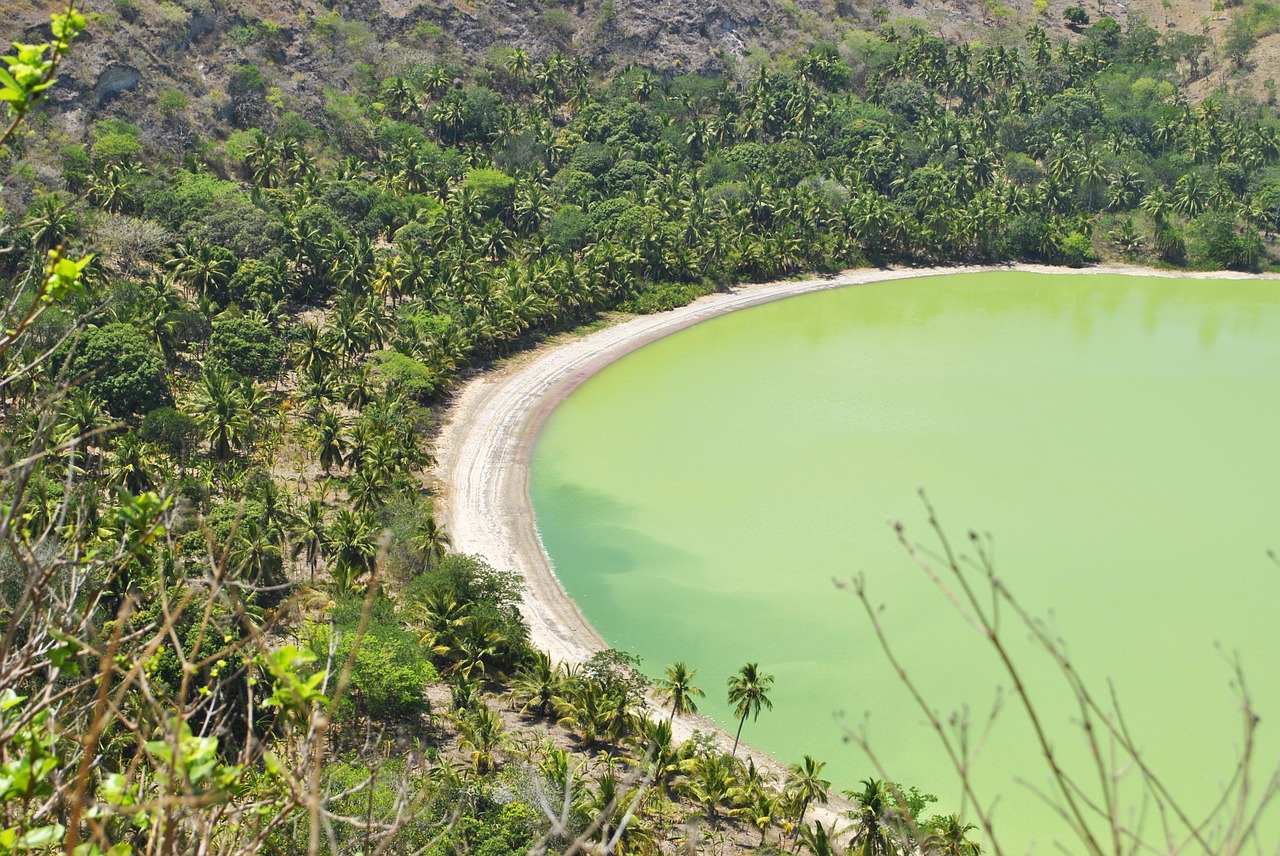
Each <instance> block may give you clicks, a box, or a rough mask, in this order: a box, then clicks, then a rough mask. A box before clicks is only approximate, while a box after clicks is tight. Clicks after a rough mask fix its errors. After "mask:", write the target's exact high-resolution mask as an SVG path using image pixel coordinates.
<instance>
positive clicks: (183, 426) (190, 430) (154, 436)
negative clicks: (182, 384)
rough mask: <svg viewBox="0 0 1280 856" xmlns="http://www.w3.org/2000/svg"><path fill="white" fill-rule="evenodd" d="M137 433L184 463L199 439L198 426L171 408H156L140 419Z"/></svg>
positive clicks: (179, 411)
mask: <svg viewBox="0 0 1280 856" xmlns="http://www.w3.org/2000/svg"><path fill="white" fill-rule="evenodd" d="M138 433H139V434H140V436H141V437H142V439H143V440H145V441H147V442H148V443H154V444H155V445H156V446H159V447H160V448H161V449H163V450H165V451H166V452H168V453H169V454H170V455H172V456H173V457H174V458H177V459H178V460H181V461H185V460H186V459H187V456H188V455H190V453H191V451H192V450H193V449H194V448H195V446H196V443H197V442H199V439H200V426H199V424H197V423H196V420H195V419H193V418H192V417H191V416H189V415H188V414H186V413H183V412H182V411H181V410H175V409H174V408H172V407H157V408H156V409H155V410H152V411H151V412H150V413H148V414H147V415H146V416H145V417H143V419H142V425H141V427H140V428H139V429H138Z"/></svg>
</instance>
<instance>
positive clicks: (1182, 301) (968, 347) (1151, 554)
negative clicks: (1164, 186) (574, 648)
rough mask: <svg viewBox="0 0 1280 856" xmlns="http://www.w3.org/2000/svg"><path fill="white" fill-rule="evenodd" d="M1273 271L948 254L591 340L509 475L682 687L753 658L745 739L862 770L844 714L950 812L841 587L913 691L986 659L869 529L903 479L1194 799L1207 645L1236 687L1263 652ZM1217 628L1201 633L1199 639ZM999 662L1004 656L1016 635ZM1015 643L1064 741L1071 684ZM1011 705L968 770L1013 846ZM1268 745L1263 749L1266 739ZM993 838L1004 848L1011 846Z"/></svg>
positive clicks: (886, 538)
mask: <svg viewBox="0 0 1280 856" xmlns="http://www.w3.org/2000/svg"><path fill="white" fill-rule="evenodd" d="M1278 382H1280V289H1278V288H1277V286H1276V285H1275V284H1273V283H1261V282H1250V281H1201V280H1172V279H1141V278H1131V277H1115V276H1082V275H1071V276H1044V275H1029V274H1014V273H1000V274H977V275H958V276H946V277H930V278H922V279H919V280H910V281H902V282H894V283H882V284H877V285H866V286H857V287H852V288H848V289H842V290H838V291H833V292H824V293H820V294H814V295H809V296H806V297H802V298H795V299H791V300H786V301H781V302H779V303H775V304H770V305H768V306H763V307H757V308H754V309H750V310H745V311H743V312H739V313H735V314H733V315H729V316H725V317H723V318H720V319H716V320H715V321H711V322H708V323H705V324H702V325H698V326H697V327H694V328H691V329H690V330H687V331H684V332H682V333H680V334H677V335H675V336H672V337H669V338H667V339H664V340H661V341H659V342H657V343H655V344H653V345H651V346H649V347H646V348H644V349H642V350H641V351H638V352H636V353H634V354H631V355H630V356H628V357H626V358H624V359H622V360H620V361H619V362H618V363H615V364H614V365H613V366H611V367H609V368H608V369H606V370H605V371H604V372H602V373H601V374H600V375H599V376H598V377H596V378H594V379H592V380H591V381H589V382H588V383H587V384H585V385H584V386H582V387H581V388H580V389H579V390H578V391H577V392H575V393H574V394H573V395H572V396H570V397H569V399H568V400H567V401H566V402H565V403H564V404H563V405H562V406H561V407H560V408H559V409H558V410H557V411H556V413H555V414H553V416H552V419H551V420H550V422H549V424H548V426H547V430H546V432H545V433H544V435H543V437H542V438H541V439H540V441H539V443H538V446H537V448H536V450H535V454H534V461H533V467H532V473H531V479H532V483H531V494H532V497H533V500H534V505H535V508H536V510H537V514H538V523H539V529H540V531H541V533H542V536H543V539H544V542H545V544H546V546H547V549H548V553H549V554H550V556H551V557H552V559H553V561H554V563H555V565H556V568H557V572H558V573H559V575H560V577H561V579H562V580H563V581H564V583H565V585H566V587H567V588H568V590H569V592H570V594H571V595H573V596H574V597H575V598H576V599H578V601H579V602H580V604H581V605H582V608H583V611H584V613H585V614H586V615H587V616H588V617H589V618H590V619H591V620H592V621H593V622H595V623H596V625H597V627H598V628H599V629H600V630H601V632H602V635H604V636H605V638H607V639H611V640H615V644H617V645H619V646H620V647H625V648H629V649H630V650H633V651H634V652H636V653H638V654H639V655H640V656H642V657H643V659H644V665H645V668H646V669H647V670H648V671H649V672H650V673H651V674H660V673H661V672H662V669H663V666H664V665H665V664H666V663H669V662H674V661H675V660H685V661H686V662H688V663H689V665H690V667H693V668H698V669H700V673H699V674H700V678H701V679H702V686H703V687H704V689H706V690H707V692H708V699H707V702H708V703H707V705H706V709H707V711H708V712H709V713H710V714H712V715H716V716H720V717H722V718H723V719H724V720H725V721H728V719H729V710H728V708H727V706H725V705H724V704H723V699H722V698H718V697H719V696H721V695H722V694H723V687H724V682H725V679H726V678H727V676H728V675H730V674H732V673H733V672H734V671H736V670H737V668H738V667H739V666H740V665H742V663H743V662H747V661H753V662H754V661H759V662H760V663H761V666H762V668H766V669H767V670H768V671H771V672H773V673H774V674H775V675H776V676H777V680H776V683H775V694H774V702H775V710H774V711H773V712H772V713H769V714H765V715H762V716H761V718H760V720H759V722H758V723H752V725H751V726H750V727H749V729H748V735H747V736H748V739H749V740H751V741H752V742H754V743H756V744H757V745H759V746H761V747H762V748H765V749H768V750H770V751H773V752H774V753H775V754H777V755H778V756H779V757H781V758H782V760H784V761H788V762H790V761H795V760H798V759H799V758H800V757H801V755H803V754H805V753H808V754H812V755H815V756H816V757H820V758H824V759H826V760H827V761H828V764H829V766H828V768H827V772H828V773H829V774H830V775H831V776H832V778H833V779H835V781H836V782H837V784H838V785H839V786H842V787H851V786H855V785H856V784H857V782H858V780H859V779H861V778H864V777H866V776H868V775H871V774H872V773H873V771H872V770H871V769H870V768H869V765H868V763H867V760H866V759H865V758H863V757H862V756H861V755H859V754H858V753H857V752H856V751H855V750H853V749H852V748H851V747H850V746H849V745H848V744H845V743H844V742H843V741H842V740H841V736H842V732H841V730H840V728H839V727H838V726H837V724H836V722H835V721H834V720H833V718H832V714H833V712H834V711H837V710H839V711H844V712H845V713H846V714H847V715H848V717H849V719H850V720H853V721H860V720H861V719H862V716H863V714H864V712H865V713H866V714H867V716H868V717H869V720H868V722H869V727H870V729H871V732H872V735H873V736H874V737H875V739H876V741H877V744H878V745H879V746H880V747H881V755H882V758H883V760H884V761H885V762H886V763H887V764H888V765H889V767H890V769H891V770H893V771H895V772H894V774H893V775H894V777H895V778H897V779H898V780H900V781H902V782H904V783H907V784H917V785H919V786H920V787H921V789H922V790H924V791H926V792H932V793H936V794H939V796H941V797H942V798H943V805H941V806H940V808H942V809H943V810H945V811H951V810H952V809H954V808H955V807H956V806H957V805H958V800H957V793H956V790H955V783H954V775H953V774H951V773H950V771H948V770H947V769H946V767H945V765H944V764H943V763H942V761H941V757H940V754H939V752H938V751H937V748H936V746H935V744H934V742H933V740H932V738H931V737H930V735H929V733H928V732H927V730H926V729H924V728H923V727H922V725H921V716H920V714H919V712H918V711H916V710H915V709H914V708H913V707H912V704H911V700H910V698H909V697H908V696H907V694H906V693H905V692H904V691H903V690H902V688H901V686H900V685H899V683H898V682H897V680H896V678H895V677H894V675H893V673H892V671H891V670H890V669H889V668H888V666H887V665H886V664H885V662H884V659H883V656H882V654H881V653H880V651H879V650H878V647H877V645H876V643H875V640H874V638H873V636H872V634H871V633H870V629H869V628H868V627H867V622H866V618H865V616H863V615H861V614H860V611H859V607H858V605H857V604H856V602H855V601H854V600H853V598H852V596H851V595H850V594H849V593H848V592H847V591H845V590H841V589H838V588H837V587H836V586H835V585H834V584H833V579H835V578H839V579H848V578H849V577H850V576H852V575H854V574H857V573H865V574H866V575H867V578H868V580H869V584H870V586H871V590H872V592H873V595H874V597H875V599H876V600H877V601H878V602H883V603H884V604H885V612H884V621H885V623H886V626H887V627H888V629H889V631H890V633H891V634H892V635H893V638H894V639H895V640H896V642H897V643H898V645H899V649H900V650H899V653H900V654H901V656H902V657H903V659H904V661H905V662H906V663H907V664H908V665H909V667H910V668H911V669H912V671H913V674H915V675H916V677H917V678H918V679H919V680H920V682H921V684H922V686H924V687H925V688H926V690H927V691H928V692H929V694H930V697H931V698H933V699H934V700H935V702H936V704H937V706H938V707H939V708H940V709H942V710H951V709H957V708H959V707H961V706H964V705H968V706H969V707H970V708H971V709H973V710H986V709H988V708H989V707H990V704H991V698H992V696H993V694H994V693H995V691H996V686H997V684H998V683H999V682H1000V677H999V675H998V673H997V671H996V670H995V669H994V668H993V667H992V664H991V663H990V662H989V658H988V657H987V655H986V652H985V651H984V649H983V647H982V644H981V642H980V640H978V639H976V638H974V637H973V635H972V633H970V632H969V631H968V629H967V627H966V625H965V624H964V622H963V621H962V620H960V619H959V618H958V617H957V616H955V615H954V614H953V613H952V612H951V611H950V610H949V609H948V608H947V607H946V605H945V604H944V603H942V602H941V600H940V598H938V596H937V593H936V592H935V591H933V590H932V588H931V586H930V585H929V583H928V581H927V580H926V579H925V578H924V577H923V575H922V574H921V573H920V571H919V569H918V568H916V567H915V565H914V564H913V563H912V562H911V561H910V560H909V559H907V558H906V557H905V556H904V555H903V552H902V550H901V548H900V547H899V546H898V545H897V543H896V541H895V539H894V537H893V534H892V532H891V530H890V528H889V527H888V526H887V525H886V518H894V519H900V520H903V521H905V522H906V523H907V524H908V525H909V526H910V531H911V532H913V533H918V535H919V536H923V534H924V527H923V525H922V524H923V517H924V515H923V512H922V509H921V506H920V503H919V500H918V498H917V496H916V489H917V488H918V487H919V486H922V485H923V486H925V487H927V488H928V490H929V494H930V496H931V498H932V499H933V501H934V502H935V503H936V505H937V506H938V508H939V509H940V510H941V512H942V514H943V518H944V521H946V522H948V523H949V524H950V525H951V526H953V527H954V532H953V534H957V535H963V533H964V532H965V531H967V530H968V529H970V528H973V529H978V530H986V531H990V532H992V533H994V538H995V542H994V543H995V550H996V557H997V564H998V571H999V573H1000V574H1001V576H1002V578H1003V579H1006V580H1007V581H1008V584H1009V585H1011V586H1012V587H1013V588H1014V589H1015V591H1017V592H1018V593H1019V595H1020V597H1022V598H1023V599H1024V601H1025V602H1026V603H1027V605H1028V606H1029V607H1030V608H1031V609H1032V610H1033V611H1034V612H1035V613H1036V614H1038V615H1046V614H1048V613H1050V612H1052V614H1053V623H1054V628H1055V630H1056V631H1058V632H1060V633H1061V634H1062V635H1063V636H1064V637H1065V638H1067V639H1068V640H1070V644H1071V653H1072V657H1073V660H1074V661H1075V662H1076V663H1077V664H1078V665H1079V667H1080V668H1081V669H1083V670H1084V671H1085V672H1086V674H1088V675H1090V676H1091V677H1092V678H1093V679H1094V680H1095V689H1098V688H1102V689H1103V691H1104V692H1105V681H1106V680H1108V679H1114V681H1115V682H1116V684H1117V686H1119V687H1120V688H1121V692H1122V699H1123V702H1124V705H1125V710H1126V713H1127V714H1128V715H1129V717H1130V724H1131V725H1132V726H1133V727H1134V729H1135V730H1136V731H1138V733H1140V734H1142V735H1143V737H1144V749H1145V751H1146V753H1147V755H1146V757H1147V758H1148V760H1149V761H1150V762H1151V763H1152V764H1155V765H1156V766H1157V767H1158V768H1159V769H1160V770H1161V771H1162V773H1164V774H1165V775H1166V776H1168V777H1169V778H1170V780H1171V781H1172V782H1174V783H1176V784H1177V785H1178V786H1179V787H1181V788H1183V789H1188V790H1189V791H1190V793H1191V794H1192V795H1193V796H1194V797H1198V798H1211V797H1212V795H1213V793H1214V789H1215V787H1216V786H1217V784H1218V783H1219V782H1221V781H1225V780H1226V779H1227V778H1228V777H1229V776H1230V775H1231V772H1232V769H1231V764H1230V759H1231V758H1232V757H1233V752H1234V750H1235V748H1236V745H1237V744H1238V731H1237V730H1236V723H1237V718H1236V706H1235V703H1234V701H1233V698H1232V695H1231V692H1230V689H1229V687H1228V680H1229V671H1228V669H1227V668H1226V666H1225V663H1224V656H1223V653H1222V652H1224V651H1225V652H1230V651H1236V650H1239V651H1241V652H1242V653H1243V656H1244V660H1245V662H1246V664H1247V665H1249V667H1250V668H1251V669H1253V670H1255V674H1257V675H1260V676H1263V677H1261V678H1259V679H1258V680H1255V682H1254V689H1255V690H1256V691H1257V694H1258V696H1259V703H1260V704H1261V705H1263V708H1264V713H1263V720H1264V722H1267V721H1272V722H1274V721H1276V720H1277V719H1280V716H1278V715H1280V687H1277V686H1274V685H1272V682H1270V681H1268V680H1266V677H1269V676H1270V675H1271V674H1272V673H1274V671H1275V664H1276V652H1277V651H1280V623H1278V622H1276V621H1275V620H1274V609H1275V604H1277V603H1280V571H1278V570H1277V569H1276V568H1275V566H1274V565H1273V564H1271V563H1270V562H1269V560H1268V559H1267V557H1266V550H1267V549H1268V548H1269V547H1272V546H1276V545H1277V543H1280V535H1278V534H1277V525H1276V521H1277V511H1280V455H1277V454H1276V453H1275V444H1276V438H1277V437H1280V397H1278V396H1277V395H1276V394H1275V390H1276V388H1277V383H1278ZM1215 646H1219V647H1215ZM1018 653H1019V654H1020V656H1028V657H1029V655H1030V652H1028V651H1026V650H1022V649H1019V652H1018ZM1044 665H1045V664H1044V663H1043V662H1042V661H1040V660H1036V659H1035V658H1034V657H1030V658H1029V659H1028V660H1027V662H1026V668H1027V670H1028V674H1029V676H1030V678H1029V680H1030V684H1031V687H1032V690H1033V691H1034V692H1036V693H1037V694H1038V696H1039V697H1040V698H1041V699H1042V701H1043V702H1044V703H1045V704H1046V705H1047V706H1048V709H1049V710H1051V711H1053V713H1054V716H1053V717H1051V718H1052V719H1053V720H1054V721H1053V722H1052V723H1051V726H1052V727H1054V728H1057V729H1060V730H1059V731H1055V732H1054V733H1055V734H1057V735H1058V737H1059V740H1060V742H1061V744H1062V745H1063V747H1064V748H1063V751H1064V752H1065V753H1066V758H1067V762H1068V763H1072V764H1080V763H1084V764H1085V765H1086V766H1085V767H1084V768H1083V769H1087V760H1088V759H1087V758H1082V757H1076V756H1074V755H1073V754H1072V753H1073V752H1074V751H1075V750H1076V749H1078V748H1079V747H1078V746H1075V744H1074V743H1073V742H1072V741H1071V739H1070V738H1069V735H1070V733H1071V732H1070V715H1071V714H1070V705H1069V704H1068V702H1069V698H1065V697H1063V696H1062V695H1061V693H1060V692H1059V691H1058V690H1055V688H1054V684H1053V682H1052V680H1050V677H1051V676H1050V675H1049V674H1048V673H1047V672H1045V671H1044ZM1026 740H1027V735H1026V733H1025V728H1023V727H1022V726H1021V725H1019V723H1018V720H1017V719H1016V718H1015V717H1014V716H1012V715H1011V714H1009V715H1006V716H1005V717H1003V718H1002V721H1001V722H1000V723H999V724H998V726H997V729H996V732H995V733H994V734H993V736H992V738H991V741H990V743H989V745H988V746H987V748H986V750H985V752H984V756H983V763H982V764H981V765H980V767H981V768H982V769H983V770H984V773H983V778H982V783H983V785H984V787H985V788H986V790H987V792H988V793H999V794H1001V796H1002V800H1003V802H1002V806H1003V808H1002V810H1001V812H1000V822H1001V824H1002V825H1003V826H1004V828H1005V829H1006V831H1007V832H1009V833H1010V834H1011V835H1013V836H1015V838H1016V840H1017V841H1019V842H1024V841H1025V842H1030V841H1032V840H1038V841H1039V842H1040V850H1041V851H1042V852H1043V851H1045V850H1047V849H1048V846H1049V845H1048V842H1049V840H1050V839H1051V838H1053V837H1054V836H1055V835H1056V833H1055V832H1054V829H1055V827H1054V822H1053V820H1052V818H1051V817H1050V816H1049V815H1048V814H1047V812H1045V811H1044V810H1043V809H1038V808H1037V807H1036V805H1035V800H1033V799H1029V798H1028V797H1027V795H1026V793H1025V791H1024V790H1022V789H1020V788H1019V787H1017V786H1015V785H1014V784H1012V780H1013V778H1014V777H1017V776H1021V777H1024V778H1029V779H1030V780H1031V781H1032V782H1033V783H1034V784H1036V785H1037V786H1039V785H1042V784H1043V781H1042V774H1041V773H1040V772H1039V769H1040V768H1039V767H1037V766H1036V765H1035V764H1034V758H1035V753H1034V752H1033V751H1031V750H1030V749H1029V747H1028V744H1027V742H1026ZM1267 746H1268V751H1269V752H1270V757H1272V758H1274V757H1276V755H1277V752H1276V748H1275V747H1276V746H1277V742H1275V741H1273V742H1271V743H1270V744H1267ZM1014 849H1022V848H1021V847H1020V846H1019V847H1015V848H1014Z"/></svg>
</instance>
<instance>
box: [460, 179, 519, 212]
mask: <svg viewBox="0 0 1280 856" xmlns="http://www.w3.org/2000/svg"><path fill="white" fill-rule="evenodd" d="M462 187H463V189H464V190H469V191H471V192H472V193H473V194H475V198H476V202H477V203H478V204H479V205H480V210H481V212H482V213H483V214H484V215H485V216H487V217H499V216H501V215H503V214H505V213H506V212H507V211H509V210H510V208H511V204H512V203H513V202H514V201H515V198H516V180H515V179H514V178H512V177H511V176H509V175H507V174H506V173H505V172H502V171H501V170H497V169H473V170H471V172H469V173H467V177H466V178H465V179H463V182H462Z"/></svg>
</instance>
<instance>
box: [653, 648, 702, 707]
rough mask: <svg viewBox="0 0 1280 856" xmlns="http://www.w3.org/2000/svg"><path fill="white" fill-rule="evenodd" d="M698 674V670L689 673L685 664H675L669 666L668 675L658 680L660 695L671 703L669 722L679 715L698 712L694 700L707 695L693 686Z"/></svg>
mask: <svg viewBox="0 0 1280 856" xmlns="http://www.w3.org/2000/svg"><path fill="white" fill-rule="evenodd" d="M696 674H698V670H697V669H694V670H693V671H689V669H688V667H687V666H685V664H684V663H682V662H681V663H673V664H672V665H670V666H667V672H666V675H665V676H664V677H661V678H659V679H658V682H657V683H658V695H660V696H662V697H663V698H665V699H667V700H668V701H670V702H671V715H670V716H668V717H667V721H668V722H670V721H672V720H673V719H675V717H676V714H677V713H679V714H685V713H697V712H698V703H697V702H696V701H694V699H697V698H702V697H703V696H705V695H706V693H704V692H703V691H702V690H700V689H698V688H697V687H695V686H694V685H693V676H694V675H696Z"/></svg>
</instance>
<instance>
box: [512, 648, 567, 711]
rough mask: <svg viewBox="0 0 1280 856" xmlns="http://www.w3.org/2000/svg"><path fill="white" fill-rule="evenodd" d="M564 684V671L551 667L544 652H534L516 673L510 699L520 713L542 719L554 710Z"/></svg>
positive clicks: (548, 656) (557, 667)
mask: <svg viewBox="0 0 1280 856" xmlns="http://www.w3.org/2000/svg"><path fill="white" fill-rule="evenodd" d="M563 684H564V670H563V669H562V668H560V667H559V666H553V665H551V657H550V655H548V654H547V653H546V652H545V651H534V652H533V656H532V658H530V659H529V660H528V661H527V662H526V663H525V664H524V665H523V666H521V667H520V671H518V672H516V680H515V684H514V685H512V687H511V698H512V700H513V701H515V702H517V703H518V704H520V705H521V706H520V712H521V713H529V712H530V711H533V712H534V716H536V717H537V718H538V719H542V718H544V717H546V716H548V715H550V714H551V713H552V712H554V710H555V700H556V696H557V695H559V693H560V691H561V689H562V686H563Z"/></svg>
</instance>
